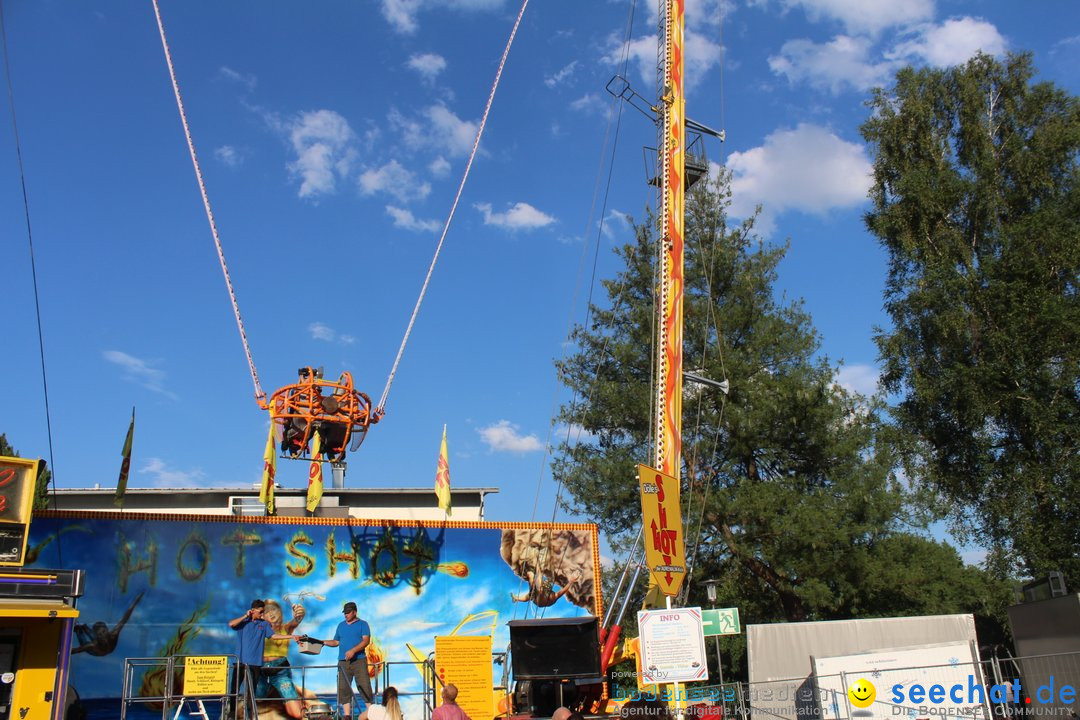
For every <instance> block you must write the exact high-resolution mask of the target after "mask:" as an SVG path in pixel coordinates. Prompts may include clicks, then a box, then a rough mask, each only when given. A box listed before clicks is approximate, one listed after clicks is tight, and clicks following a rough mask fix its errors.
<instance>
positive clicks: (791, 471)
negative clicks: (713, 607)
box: [554, 174, 996, 642]
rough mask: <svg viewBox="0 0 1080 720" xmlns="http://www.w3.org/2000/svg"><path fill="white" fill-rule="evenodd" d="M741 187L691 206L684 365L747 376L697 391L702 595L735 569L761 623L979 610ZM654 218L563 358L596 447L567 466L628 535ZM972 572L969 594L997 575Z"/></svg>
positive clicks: (694, 512)
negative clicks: (781, 293) (924, 527)
mask: <svg viewBox="0 0 1080 720" xmlns="http://www.w3.org/2000/svg"><path fill="white" fill-rule="evenodd" d="M728 183H729V176H728V175H726V174H725V175H721V177H720V178H719V179H718V180H717V182H716V184H715V185H714V186H712V187H710V188H708V189H707V190H702V191H695V192H693V193H692V194H691V195H690V197H689V198H688V202H687V219H686V237H687V243H686V248H687V252H686V273H685V278H686V293H685V302H686V313H685V344H684V351H685V357H686V367H687V368H688V369H694V370H695V371H697V372H699V373H702V374H704V375H707V376H709V377H711V378H713V379H717V380H719V379H724V378H727V379H729V380H730V383H731V390H730V395H728V396H727V397H726V399H725V396H724V395H723V394H721V393H719V392H716V391H710V390H700V389H699V388H698V387H693V386H688V387H687V389H686V392H685V398H684V422H683V464H682V479H683V498H684V504H685V515H686V518H687V522H686V525H685V527H686V535H687V545H688V551H687V552H688V555H689V556H693V557H694V558H695V562H694V575H693V579H692V580H688V584H689V587H690V590H691V597H696V600H691V601H689V602H690V604H693V603H694V602H704V597H703V595H704V591H703V587H702V585H701V584H700V583H699V582H694V580H701V579H704V578H719V579H721V581H722V582H721V585H720V586H719V588H718V589H719V595H720V597H721V602H727V603H730V604H733V605H738V606H739V607H740V610H741V612H742V614H743V617H744V618H746V620H747V621H749V622H765V621H774V620H790V621H798V620H822V619H835V618H849V617H868V616H881V615H890V614H913V613H917V612H920V611H923V610H933V611H935V612H936V611H941V610H943V609H944V608H949V609H950V611H952V612H959V611H961V610H964V609H972V610H974V609H975V608H974V607H970V608H968V606H969V605H970V604H971V603H973V602H979V601H978V600H972V599H970V598H964V597H963V596H962V595H961V593H960V592H958V591H954V590H949V589H948V588H946V587H945V586H946V585H948V584H949V583H950V582H954V581H955V580H956V579H957V578H958V577H959V576H960V575H962V574H964V573H966V572H967V571H965V570H964V566H963V563H962V562H960V560H959V558H958V557H956V554H955V551H954V550H952V549H951V548H948V549H947V550H946V549H943V548H942V546H939V545H938V544H936V543H934V542H932V541H930V540H928V539H926V538H923V537H919V536H916V535H913V534H911V533H907V532H904V528H905V523H906V522H908V521H913V520H914V518H913V516H912V513H910V512H909V508H908V506H907V504H906V502H907V498H906V496H905V492H904V489H903V488H902V486H901V484H900V483H899V482H898V481H897V479H896V477H895V476H894V473H893V467H894V464H895V457H894V456H893V454H892V452H891V451H890V448H889V445H888V443H886V442H884V439H885V438H884V436H883V432H886V431H888V428H884V427H882V425H881V423H879V421H878V412H877V411H878V406H877V404H876V401H874V400H868V399H866V398H862V397H859V396H857V395H854V394H852V393H849V392H848V391H846V390H844V389H843V388H841V387H839V386H838V385H837V384H836V370H835V368H834V367H832V366H831V365H830V364H829V362H828V360H827V359H825V358H820V357H818V356H817V353H818V349H819V343H818V339H817V336H816V335H815V333H814V330H813V328H812V326H811V323H810V318H809V316H808V315H807V314H806V312H805V311H804V310H803V309H802V307H801V305H800V303H788V302H781V301H778V300H777V298H776V296H775V292H774V288H773V284H774V281H775V277H776V267H777V264H778V263H779V262H780V260H781V259H782V257H783V254H784V252H785V248H780V247H770V246H765V245H762V244H760V243H759V242H758V241H757V240H756V239H755V238H754V237H753V223H754V220H753V219H750V220H748V221H746V222H744V223H742V225H741V226H740V227H737V228H735V229H729V228H728V223H727V217H726V210H727V207H728V204H729V202H730V191H729V184H728ZM653 228H654V223H653V222H652V221H651V219H650V220H649V221H647V222H645V223H644V224H642V225H639V226H637V227H636V233H635V238H634V240H633V241H631V242H630V243H628V244H627V245H625V246H624V247H622V248H620V249H619V250H618V251H617V252H618V254H619V256H620V257H621V258H622V260H623V261H624V263H625V269H624V270H622V271H621V272H620V273H619V274H618V276H617V277H616V278H615V279H614V280H609V281H606V282H605V288H606V291H607V295H608V299H609V304H608V306H607V307H593V308H592V309H591V322H590V323H589V326H588V327H580V326H579V327H578V328H576V330H575V333H574V340H575V343H576V350H575V352H574V353H573V354H572V355H570V356H568V357H567V358H566V359H565V360H564V361H562V362H560V363H559V366H558V367H559V372H560V377H561V379H562V381H563V383H564V384H566V385H567V386H568V387H569V388H570V389H572V390H573V391H574V394H575V397H576V398H577V400H576V401H575V402H572V403H568V404H566V405H564V406H563V408H562V410H561V420H562V421H563V422H565V423H568V424H570V425H572V426H576V427H580V428H581V430H582V432H581V436H582V438H583V439H582V440H581V441H580V442H576V443H564V444H563V445H562V446H561V447H560V448H559V450H558V454H557V456H556V458H555V461H554V473H555V476H556V478H557V479H558V480H559V481H560V482H562V483H563V484H564V485H565V487H566V489H567V491H568V493H569V495H570V496H571V497H572V498H573V500H572V502H570V503H567V506H568V507H572V508H573V509H574V510H576V511H579V512H584V514H586V515H587V516H589V517H590V518H592V519H594V520H595V521H596V522H598V523H599V524H600V525H601V527H602V528H603V529H604V530H605V532H606V533H607V534H608V535H609V537H612V536H613V537H615V538H622V539H623V540H624V541H625V540H627V539H629V538H632V537H633V535H634V533H635V532H636V530H637V528H638V527H639V526H640V525H641V510H640V502H639V497H638V485H637V480H636V476H635V470H634V466H635V464H636V463H639V462H644V463H646V464H648V463H649V462H650V453H649V450H650V411H651V410H650V396H651V388H652V382H653V381H652V373H651V365H652V363H651V354H652V339H651V334H652V328H653V326H654V323H653V322H652V313H653V295H654V288H655V287H656V281H655V278H654V267H655V263H654V254H655V251H654V248H655V246H656V241H655V235H654V229H653ZM699 523H700V534H699V530H698V526H699ZM947 552H952V556H953V559H954V560H953V563H952V565H949V564H948V563H946V562H945V561H944V560H942V556H943V555H944V554H946V553H947ZM931 556H932V560H928V558H931ZM923 565H925V566H929V567H934V568H943V569H944V568H947V569H948V573H947V574H946V575H944V576H942V577H932V576H931V577H928V576H926V575H925V574H924V572H923V571H922V570H920V569H919V568H920V567H921V566H923ZM974 572H976V574H977V575H978V577H976V578H975V579H974V580H972V581H971V582H965V583H964V584H963V587H964V588H966V589H970V587H971V583H972V582H974V583H976V584H978V583H981V582H982V581H983V578H982V575H981V574H980V573H978V572H977V571H974ZM911 582H915V583H917V584H915V585H914V586H912V587H911V588H910V589H909V588H907V585H908V584H909V583H911ZM995 597H996V596H995ZM965 603H967V605H965ZM736 642H738V641H736Z"/></svg>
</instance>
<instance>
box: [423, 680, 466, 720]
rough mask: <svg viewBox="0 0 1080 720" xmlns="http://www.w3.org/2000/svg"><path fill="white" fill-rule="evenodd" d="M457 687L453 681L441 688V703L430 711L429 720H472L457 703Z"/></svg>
mask: <svg viewBox="0 0 1080 720" xmlns="http://www.w3.org/2000/svg"><path fill="white" fill-rule="evenodd" d="M457 696H458V689H457V685H454V684H453V683H450V684H448V685H447V686H446V687H444V688H443V689H442V705H440V706H439V707H437V708H435V711H434V712H433V713H431V720H472V719H471V718H470V717H469V716H468V714H466V712H465V711H464V710H463V709H462V708H461V706H460V705H458V704H457Z"/></svg>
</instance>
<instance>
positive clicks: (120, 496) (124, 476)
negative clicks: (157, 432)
mask: <svg viewBox="0 0 1080 720" xmlns="http://www.w3.org/2000/svg"><path fill="white" fill-rule="evenodd" d="M134 437H135V408H134V407H132V408H131V424H130V425H128V431H127V437H126V438H125V439H124V449H123V450H121V451H120V454H121V455H123V456H124V459H123V460H122V461H121V462H120V477H119V478H117V480H116V498H115V499H114V500H113V504H114V505H116V507H118V508H122V507H124V494H125V493H126V492H127V481H128V472H129V471H130V470H131V441H132V439H133V438H134Z"/></svg>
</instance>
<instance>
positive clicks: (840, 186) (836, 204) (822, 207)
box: [727, 123, 871, 234]
mask: <svg viewBox="0 0 1080 720" xmlns="http://www.w3.org/2000/svg"><path fill="white" fill-rule="evenodd" d="M727 164H728V167H729V168H730V169H731V171H732V173H733V177H732V183H731V187H732V193H733V201H732V207H731V214H732V215H733V216H734V217H739V218H745V217H748V216H749V215H750V214H751V213H752V212H753V210H754V206H755V205H757V204H758V203H761V204H762V205H763V209H764V212H765V215H764V216H763V217H762V218H761V224H760V225H759V226H758V229H759V230H760V231H761V232H762V233H765V234H767V233H768V232H769V231H770V230H771V216H774V215H777V214H779V213H781V212H784V211H785V210H800V211H803V212H808V213H816V214H823V213H825V212H827V211H829V210H830V209H832V208H840V207H853V206H856V205H859V204H861V203H863V202H864V201H865V200H866V193H867V191H868V190H869V188H870V173H871V165H870V161H869V160H868V159H867V158H866V154H865V150H864V147H863V146H862V145H861V144H859V143H851V142H847V141H845V140H843V139H841V138H839V137H837V136H836V135H834V134H833V133H832V132H830V131H829V130H827V129H826V128H823V127H820V126H817V125H810V124H806V123H800V124H799V125H798V126H797V127H796V128H795V129H793V130H777V131H775V132H773V133H772V134H770V135H769V136H768V137H766V138H765V144H764V145H761V146H759V147H756V148H752V149H750V150H747V151H746V152H736V153H732V154H731V155H730V156H729V157H728V163H727Z"/></svg>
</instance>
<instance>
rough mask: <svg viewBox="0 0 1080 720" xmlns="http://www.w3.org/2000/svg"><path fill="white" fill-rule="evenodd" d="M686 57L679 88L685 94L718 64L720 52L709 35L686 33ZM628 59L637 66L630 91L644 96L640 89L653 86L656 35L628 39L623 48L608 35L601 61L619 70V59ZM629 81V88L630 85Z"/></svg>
mask: <svg viewBox="0 0 1080 720" xmlns="http://www.w3.org/2000/svg"><path fill="white" fill-rule="evenodd" d="M683 52H684V55H685V58H686V66H685V68H684V75H683V85H684V86H685V88H686V91H687V92H689V91H690V90H693V89H694V88H695V87H696V86H697V85H698V83H700V82H701V81H702V80H703V79H704V78H705V75H706V74H707V73H708V72H709V70H711V69H712V68H713V67H715V66H717V65H719V64H720V60H721V58H722V57H723V49H722V48H721V47H720V44H719V43H717V42H714V41H713V40H712V39H711V36H708V35H704V34H702V33H696V32H693V31H692V30H686V34H685V40H684V43H683ZM626 54H629V56H630V62H631V63H633V64H634V65H636V66H637V69H638V77H639V81H638V83H639V86H638V87H635V88H634V89H635V90H637V91H638V92H639V93H641V94H642V95H646V96H647V95H648V93H646V92H644V90H643V89H644V88H651V87H652V86H653V85H654V84H655V83H656V36H655V35H647V36H645V37H639V38H637V39H635V40H631V41H630V43H629V45H627V44H626V43H625V42H624V40H623V38H621V37H620V36H617V35H612V36H611V37H610V39H609V51H608V53H607V56H606V57H605V58H604V59H605V60H606V61H607V63H608V64H609V65H613V66H615V67H622V63H623V58H624V56H625V55H626ZM634 84H635V83H634V82H631V86H634Z"/></svg>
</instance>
